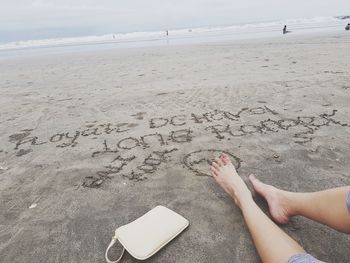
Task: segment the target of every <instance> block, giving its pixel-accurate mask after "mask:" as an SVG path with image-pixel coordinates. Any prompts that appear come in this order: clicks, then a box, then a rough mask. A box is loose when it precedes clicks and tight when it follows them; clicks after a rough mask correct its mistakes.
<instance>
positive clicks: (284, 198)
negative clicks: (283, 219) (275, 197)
mask: <svg viewBox="0 0 350 263" xmlns="http://www.w3.org/2000/svg"><path fill="white" fill-rule="evenodd" d="M280 191H281V192H280V195H281V204H282V206H283V208H284V210H285V211H286V212H287V216H288V217H290V216H295V215H297V214H298V212H297V210H296V207H295V195H296V194H297V193H293V192H288V191H284V190H280Z"/></svg>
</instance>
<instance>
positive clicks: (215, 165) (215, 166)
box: [211, 162, 220, 171]
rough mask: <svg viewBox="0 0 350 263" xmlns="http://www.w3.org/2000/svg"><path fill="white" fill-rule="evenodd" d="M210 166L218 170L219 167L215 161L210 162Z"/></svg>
mask: <svg viewBox="0 0 350 263" xmlns="http://www.w3.org/2000/svg"><path fill="white" fill-rule="evenodd" d="M211 166H212V167H214V168H215V169H216V170H218V171H219V169H220V166H219V164H217V163H216V162H212V164H211Z"/></svg>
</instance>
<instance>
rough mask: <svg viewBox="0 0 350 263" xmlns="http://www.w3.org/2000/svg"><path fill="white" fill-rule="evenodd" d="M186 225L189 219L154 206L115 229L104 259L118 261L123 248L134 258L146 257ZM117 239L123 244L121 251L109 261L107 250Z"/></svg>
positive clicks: (164, 208)
mask: <svg viewBox="0 0 350 263" xmlns="http://www.w3.org/2000/svg"><path fill="white" fill-rule="evenodd" d="M188 225H189V221H188V220H187V219H185V218H184V217H182V216H181V215H179V214H177V213H175V212H174V211H172V210H170V209H168V208H166V207H164V206H156V207H155V208H153V209H152V210H150V211H149V212H147V213H146V214H144V215H143V216H141V217H139V218H138V219H136V220H135V221H133V222H131V223H129V224H127V225H124V226H121V227H119V228H117V229H116V230H115V235H114V237H113V238H112V241H111V243H110V244H109V246H108V248H107V250H106V254H105V257H106V261H107V262H108V263H117V262H119V261H120V260H121V258H122V256H123V253H124V250H125V249H126V250H127V251H128V252H129V253H130V255H132V256H133V257H134V258H136V259H140V260H144V259H147V258H149V257H151V256H153V255H154V254H155V253H156V252H158V251H159V250H160V249H161V248H162V247H164V246H165V245H166V244H167V243H169V242H170V241H171V240H172V239H173V238H175V237H176V236H177V235H178V234H180V233H181V232H182V231H183V230H184V229H185V228H186V227H187V226H188ZM117 240H118V241H119V242H120V243H121V244H122V245H123V247H124V248H123V252H122V254H121V255H120V257H119V258H118V259H117V260H115V261H111V260H109V258H108V251H109V249H110V248H111V247H112V246H113V245H114V244H115V242H116V241H117Z"/></svg>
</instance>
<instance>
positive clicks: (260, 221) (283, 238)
mask: <svg viewBox="0 0 350 263" xmlns="http://www.w3.org/2000/svg"><path fill="white" fill-rule="evenodd" d="M211 172H212V175H213V177H214V178H215V180H216V181H217V182H218V183H219V185H220V186H221V187H222V188H223V189H224V190H225V191H226V192H227V193H228V194H229V195H230V196H231V197H232V198H233V199H234V200H235V202H236V204H237V205H238V206H239V207H240V208H241V210H242V213H243V216H244V220H245V222H246V224H247V226H248V229H249V231H250V233H251V235H252V237H253V240H254V244H255V246H256V248H257V251H258V253H259V255H260V257H261V259H262V261H263V262H264V263H286V262H287V261H288V260H289V259H291V258H292V257H293V256H295V255H297V254H300V253H305V251H304V249H303V248H302V247H301V246H300V245H299V244H298V243H297V242H296V241H294V240H293V239H292V238H291V237H290V236H288V235H287V234H286V233H285V232H283V231H282V230H281V229H280V228H279V227H278V226H277V225H276V224H275V223H274V222H273V221H272V220H270V218H269V217H267V216H266V215H265V214H264V213H263V212H262V210H261V209H260V208H259V207H258V206H257V205H256V203H255V202H254V200H253V198H252V195H251V193H250V191H249V189H248V187H247V186H246V184H245V183H244V181H243V180H242V178H241V177H240V176H239V175H238V174H237V172H236V170H235V168H234V166H233V165H232V163H231V161H230V160H229V158H228V156H227V155H224V154H223V155H222V156H221V157H220V158H216V159H215V161H214V162H213V164H212V167H211Z"/></svg>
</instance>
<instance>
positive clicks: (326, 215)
mask: <svg viewBox="0 0 350 263" xmlns="http://www.w3.org/2000/svg"><path fill="white" fill-rule="evenodd" d="M249 179H250V181H251V183H252V184H253V186H254V189H255V191H256V192H258V193H259V194H261V195H262V196H263V197H264V198H265V199H266V201H267V202H268V204H269V209H270V214H271V216H272V217H273V218H274V220H275V221H276V222H278V223H281V224H284V223H287V222H288V219H289V217H291V216H296V215H301V216H304V217H307V218H309V219H312V220H314V221H317V222H319V223H322V224H325V225H327V226H329V227H331V228H334V229H336V230H338V231H341V232H344V233H348V234H350V211H349V209H348V207H347V198H348V196H349V192H350V187H348V186H347V187H339V188H334V189H329V190H325V191H320V192H313V193H293V192H287V191H283V190H280V189H277V188H276V187H273V186H271V185H267V184H264V183H262V182H261V181H259V180H258V179H256V178H255V176H253V175H251V176H249Z"/></svg>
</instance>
